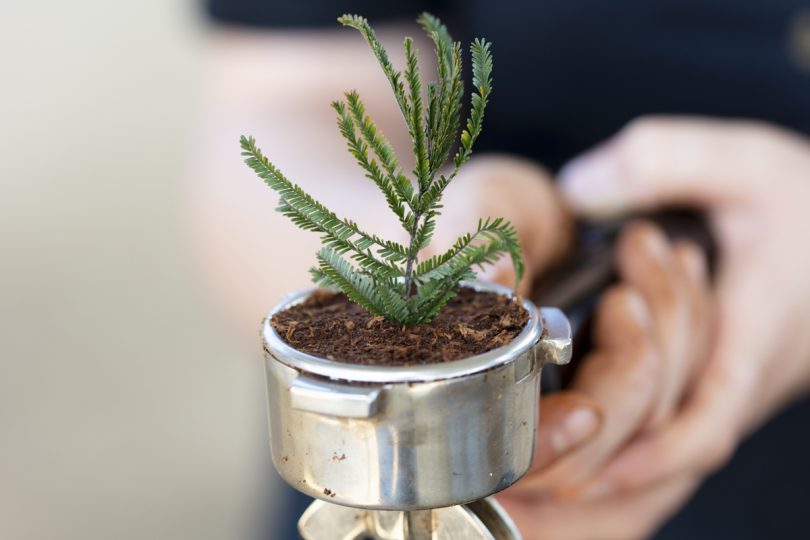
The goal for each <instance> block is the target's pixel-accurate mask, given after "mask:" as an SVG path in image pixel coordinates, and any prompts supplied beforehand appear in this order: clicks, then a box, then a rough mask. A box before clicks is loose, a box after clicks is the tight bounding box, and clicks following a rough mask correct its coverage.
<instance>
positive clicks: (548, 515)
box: [498, 478, 697, 540]
mask: <svg viewBox="0 0 810 540" xmlns="http://www.w3.org/2000/svg"><path fill="white" fill-rule="evenodd" d="M696 485H697V481H696V480H695V479H693V478H679V479H677V480H674V481H672V482H669V483H667V484H664V485H661V486H655V487H652V488H648V489H645V490H641V491H638V492H636V493H632V494H627V495H616V496H613V497H610V498H606V499H602V500H599V501H567V502H555V501H552V500H546V501H538V500H536V499H531V498H527V497H522V496H520V495H519V494H516V493H514V492H513V490H512V488H510V489H508V490H506V491H505V492H504V493H502V494H501V495H499V496H498V502H500V503H501V504H502V505H503V506H504V508H505V509H506V511H507V512H509V515H510V516H511V517H512V519H514V521H515V524H516V525H517V527H518V529H519V530H520V531H521V533H522V535H523V538H524V540H633V539H639V540H640V539H643V538H648V537H649V536H650V535H651V534H652V533H653V532H654V531H655V530H656V529H657V528H658V527H660V526H661V524H662V523H663V522H664V521H665V520H666V519H667V518H668V517H669V516H671V515H672V513H673V512H674V511H675V510H677V508H678V507H680V505H681V504H682V503H683V501H684V500H686V498H687V497H689V495H690V494H691V493H692V492H693V491H694V489H695V487H696Z"/></svg>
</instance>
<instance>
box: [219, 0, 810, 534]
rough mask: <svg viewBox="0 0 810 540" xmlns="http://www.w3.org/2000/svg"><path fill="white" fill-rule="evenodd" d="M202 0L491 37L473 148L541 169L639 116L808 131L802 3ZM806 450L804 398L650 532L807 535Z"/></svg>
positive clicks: (808, 429)
mask: <svg viewBox="0 0 810 540" xmlns="http://www.w3.org/2000/svg"><path fill="white" fill-rule="evenodd" d="M208 5H209V11H210V13H211V15H212V16H213V17H214V18H215V19H216V20H218V21H220V22H225V23H232V24H241V25H250V26H278V27H300V26H309V27H311V26H324V25H326V26H333V27H334V26H335V25H336V24H337V23H335V18H336V17H337V16H339V15H341V14H342V13H346V12H348V13H359V14H361V15H365V16H367V17H369V19H370V20H371V22H372V24H374V23H375V22H383V21H390V20H393V19H396V20H413V19H414V18H415V17H416V15H417V14H418V13H419V12H420V11H421V10H423V9H427V10H429V11H432V12H434V13H436V14H437V15H439V16H441V17H442V18H443V19H444V20H445V22H446V23H447V25H448V27H449V29H450V31H451V34H452V35H453V36H454V37H455V38H456V39H459V40H461V41H462V43H469V42H470V41H471V39H472V38H473V37H477V36H483V37H486V38H487V39H488V40H490V41H492V42H493V43H494V45H493V55H494V61H495V64H494V65H495V68H494V73H493V79H494V85H495V86H494V92H493V97H492V101H491V106H490V107H491V108H489V109H488V111H487V117H486V122H485V123H486V126H485V129H484V133H483V135H482V137H481V139H480V141H479V146H478V147H477V148H476V150H478V151H483V150H492V151H505V152H514V153H519V154H523V155H525V156H528V157H530V158H532V159H535V160H537V161H540V162H542V163H544V164H545V165H547V166H549V167H552V168H557V167H559V166H560V165H561V164H562V163H564V162H565V161H567V160H568V159H570V158H572V157H573V156H574V155H576V154H577V153H579V152H582V151H583V150H586V149H588V148H589V147H591V146H593V145H595V144H597V143H598V142H600V141H602V140H604V139H605V138H607V137H609V136H610V135H612V134H614V133H615V132H616V131H617V130H619V129H620V128H621V127H622V126H623V125H625V124H626V123H627V122H628V121H630V120H632V119H634V118H636V117H638V116H641V115H646V114H657V113H675V114H693V115H694V114H697V115H709V116H714V117H739V118H750V119H760V120H765V121H769V122H773V123H776V124H779V125H782V126H785V127H788V128H792V129H794V130H797V131H799V132H802V133H804V134H808V135H810V2H808V1H802V0H737V1H735V0H637V1H631V0H613V1H610V0H546V1H534V2H529V1H525V2H521V1H516V0H498V1H492V0H491V1H488V2H486V1H484V0H467V1H465V2H454V1H444V2H436V1H433V2H430V1H422V2H418V1H415V2H403V3H393V2H388V1H383V0H346V1H341V2H337V1H334V2H330V1H326V0H320V1H301V0H299V1H297V2H268V1H259V0H208ZM808 180H810V178H809V179H808ZM809 457H810V402H808V401H804V402H802V403H800V404H799V405H797V406H795V407H793V408H792V409H791V410H789V411H788V412H786V413H783V414H782V415H780V416H778V417H777V418H775V419H774V420H773V421H771V423H770V424H769V425H768V426H766V427H765V428H764V429H763V430H761V431H760V432H759V433H758V434H756V435H755V436H753V437H752V438H751V439H750V440H748V441H746V442H745V443H744V444H743V445H742V446H741V447H740V448H739V450H738V452H737V455H736V456H735V457H734V459H733V460H732V462H731V463H730V464H729V465H728V466H727V467H726V468H725V469H723V470H722V471H721V472H719V473H718V474H716V475H714V476H713V477H711V478H709V479H708V481H707V482H706V483H705V484H704V486H703V487H702V488H701V489H700V490H699V492H698V493H697V494H696V496H695V497H694V498H693V499H692V501H691V502H690V503H689V504H688V505H687V506H686V507H685V508H684V509H683V510H682V511H681V512H680V513H679V514H678V515H677V516H675V517H674V518H673V519H672V520H671V521H670V522H669V523H668V524H667V525H666V526H665V527H664V529H663V530H662V531H660V532H659V534H658V537H657V538H660V539H673V540H674V539H684V538H690V539H693V540H694V539H698V540H699V539H726V538H729V539H732V538H733V539H749V538H750V539H754V538H756V539H759V538H780V539H792V538H807V537H809V536H810V532H808V531H810V511H808V510H810V487H808V486H810V465H809V464H808V458H809ZM277 534H278V532H277ZM273 537H274V538H276V537H277V536H275V535H274V536H273Z"/></svg>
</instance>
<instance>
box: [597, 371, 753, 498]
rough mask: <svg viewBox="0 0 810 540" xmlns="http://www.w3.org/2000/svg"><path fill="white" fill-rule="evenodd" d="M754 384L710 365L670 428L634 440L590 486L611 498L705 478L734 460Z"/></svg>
mask: <svg viewBox="0 0 810 540" xmlns="http://www.w3.org/2000/svg"><path fill="white" fill-rule="evenodd" d="M749 392H750V383H749V382H747V381H741V380H740V377H739V376H738V375H736V374H734V373H731V372H729V370H727V369H721V368H720V367H719V364H712V365H711V366H710V367H709V369H708V370H707V372H706V373H705V374H704V376H703V377H702V378H701V380H700V383H699V385H698V387H697V389H696V391H695V393H694V395H693V396H692V398H691V399H690V400H689V402H688V403H687V404H686V406H685V408H684V410H683V412H682V413H681V414H680V415H679V416H678V417H677V418H675V419H674V420H673V421H672V423H671V425H669V426H667V429H664V430H661V431H659V432H655V433H649V434H647V435H645V436H643V437H642V438H641V439H639V440H637V441H635V442H634V443H633V444H632V445H631V446H630V447H628V448H627V449H626V450H624V451H623V452H622V454H621V455H620V456H619V457H618V458H617V459H616V460H615V461H613V462H612V463H611V464H610V465H609V466H608V467H607V468H606V469H605V470H604V471H603V472H602V473H601V474H600V476H599V478H598V479H597V480H596V481H595V482H594V483H593V484H592V485H591V486H590V487H589V488H588V490H589V492H590V494H591V495H593V496H597V495H598V496H599V497H604V496H609V495H611V494H613V493H617V492H629V491H633V490H637V489H642V488H645V487H648V486H652V485H656V484H661V483H664V482H667V481H668V480H669V479H672V478H676V477H682V476H705V475H706V474H708V473H710V472H713V471H714V470H716V469H717V468H719V467H720V466H722V465H724V464H725V463H726V462H727V461H728V459H729V458H730V457H731V454H732V452H733V449H734V447H735V444H736V440H737V437H738V433H737V423H736V421H735V418H736V416H737V413H738V410H739V409H740V408H742V407H744V406H745V405H746V403H745V401H746V398H745V396H747V395H749Z"/></svg>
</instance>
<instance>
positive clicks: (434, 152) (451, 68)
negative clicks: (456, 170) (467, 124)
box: [417, 13, 464, 175]
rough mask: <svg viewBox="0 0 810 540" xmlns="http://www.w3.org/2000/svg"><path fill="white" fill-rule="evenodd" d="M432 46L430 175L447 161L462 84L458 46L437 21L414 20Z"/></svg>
mask: <svg viewBox="0 0 810 540" xmlns="http://www.w3.org/2000/svg"><path fill="white" fill-rule="evenodd" d="M417 21H418V22H419V24H420V26H422V29H423V30H424V31H425V33H426V34H427V36H428V37H429V38H430V39H431V40H432V41H433V43H434V45H435V53H436V63H437V71H438V78H439V80H438V89H436V88H431V86H428V133H429V141H428V142H429V145H430V148H431V156H430V158H431V159H430V169H431V175H433V174H434V173H435V172H436V171H437V170H438V169H439V168H440V167H441V166H442V164H444V162H445V161H447V158H448V157H449V154H450V149H451V147H452V145H453V142H454V138H455V134H456V133H457V131H458V127H459V111H460V110H461V97H462V95H463V92H464V84H463V82H462V80H461V75H462V70H461V45H460V44H458V43H454V42H453V39H452V38H451V37H450V34H449V33H448V31H447V27H446V26H444V25H443V24H442V23H441V21H440V20H439V19H438V18H437V17H435V16H433V15H431V14H430V13H422V14H421V15H420V16H419V18H418V19H417Z"/></svg>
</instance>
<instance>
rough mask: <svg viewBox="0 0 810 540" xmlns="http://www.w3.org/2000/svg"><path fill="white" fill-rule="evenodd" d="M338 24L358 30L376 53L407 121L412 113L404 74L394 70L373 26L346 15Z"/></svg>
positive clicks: (356, 17)
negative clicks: (403, 78)
mask: <svg viewBox="0 0 810 540" xmlns="http://www.w3.org/2000/svg"><path fill="white" fill-rule="evenodd" d="M338 22H339V23H341V24H342V25H344V26H349V27H351V28H354V29H355V30H358V31H359V32H360V33H361V34H362V35H363V37H364V38H365V40H366V42H368V44H369V46H370V47H371V51H372V52H373V53H374V56H375V57H376V58H377V61H378V62H379V63H380V67H382V70H383V73H385V76H386V78H387V79H388V83H389V84H390V85H391V89H392V90H393V91H394V98H395V99H396V101H397V105H398V106H399V110H400V111H401V112H402V116H404V117H405V120H406V121H407V120H408V117H409V115H410V112H409V110H408V109H409V107H408V101H407V99H406V97H405V86H404V85H403V84H402V74H401V73H400V72H399V71H397V70H396V69H394V66H393V65H392V64H391V61H390V60H389V59H388V52H386V50H385V47H383V46H382V43H380V41H379V40H378V39H377V35H376V34H375V33H374V30H373V29H372V28H371V25H370V24H368V20H367V19H366V18H365V17H361V16H359V15H349V14H346V15H343V16H341V17H338Z"/></svg>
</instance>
